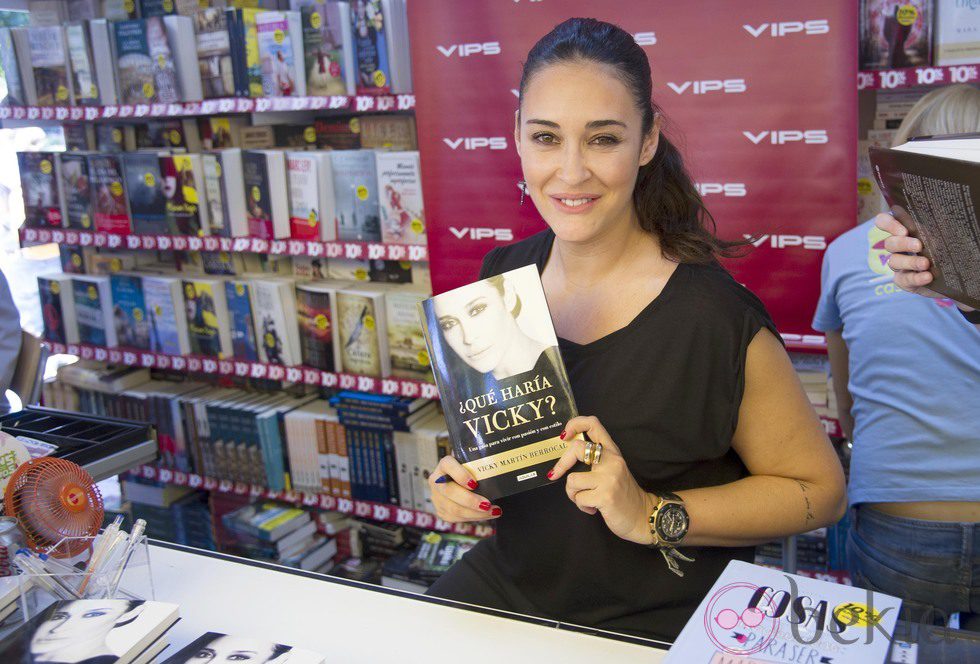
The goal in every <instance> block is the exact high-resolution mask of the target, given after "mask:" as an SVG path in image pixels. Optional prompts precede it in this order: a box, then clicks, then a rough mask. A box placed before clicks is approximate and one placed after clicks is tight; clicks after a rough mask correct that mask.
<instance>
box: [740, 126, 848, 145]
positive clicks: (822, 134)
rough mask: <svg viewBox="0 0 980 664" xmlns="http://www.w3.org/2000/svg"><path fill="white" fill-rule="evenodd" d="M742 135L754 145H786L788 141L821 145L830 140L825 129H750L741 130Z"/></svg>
mask: <svg viewBox="0 0 980 664" xmlns="http://www.w3.org/2000/svg"><path fill="white" fill-rule="evenodd" d="M742 135H743V136H745V138H747V139H749V140H750V141H752V143H753V144H755V145H759V144H761V143H772V144H773V145H786V144H788V143H801V142H802V143H807V144H809V145H823V144H824V143H828V142H829V140H830V139H829V138H828V137H827V130H826V129H779V130H777V129H773V130H770V131H760V132H759V133H757V134H755V133H752V132H751V131H743V132H742Z"/></svg>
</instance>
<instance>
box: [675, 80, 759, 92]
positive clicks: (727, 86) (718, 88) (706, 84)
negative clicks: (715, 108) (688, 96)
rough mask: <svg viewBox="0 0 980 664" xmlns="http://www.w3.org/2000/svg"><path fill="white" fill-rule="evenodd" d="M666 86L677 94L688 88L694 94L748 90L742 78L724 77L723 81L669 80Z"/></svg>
mask: <svg viewBox="0 0 980 664" xmlns="http://www.w3.org/2000/svg"><path fill="white" fill-rule="evenodd" d="M667 87H669V88H670V89H671V90H673V91H674V92H676V93H677V94H679V95H682V94H684V93H685V92H687V91H688V90H690V91H691V92H693V93H694V94H696V95H706V94H708V93H709V92H724V93H725V94H738V93H740V92H745V91H746V90H748V87H746V85H745V79H744V78H726V79H725V80H723V81H722V80H717V79H710V80H705V81H684V82H683V83H674V82H673V81H670V82H668V83H667Z"/></svg>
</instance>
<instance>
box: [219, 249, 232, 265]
mask: <svg viewBox="0 0 980 664" xmlns="http://www.w3.org/2000/svg"><path fill="white" fill-rule="evenodd" d="M229 258H231V256H229V255H228V252H227V251H219V252H218V260H219V261H221V262H222V263H227V262H228V259H229Z"/></svg>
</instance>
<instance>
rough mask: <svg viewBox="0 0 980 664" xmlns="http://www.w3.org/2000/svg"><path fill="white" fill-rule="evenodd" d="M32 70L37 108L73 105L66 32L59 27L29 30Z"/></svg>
mask: <svg viewBox="0 0 980 664" xmlns="http://www.w3.org/2000/svg"><path fill="white" fill-rule="evenodd" d="M27 35H28V40H29V42H30V54H31V60H30V63H31V66H32V67H33V71H34V87H35V89H36V90H37V105H38V106H55V105H59V106H60V105H68V104H72V103H74V99H73V98H72V94H71V82H70V81H69V78H68V77H69V71H70V68H71V67H70V64H69V61H68V49H67V45H66V44H65V31H64V28H62V27H61V26H60V25H55V26H50V27H43V28H28V29H27Z"/></svg>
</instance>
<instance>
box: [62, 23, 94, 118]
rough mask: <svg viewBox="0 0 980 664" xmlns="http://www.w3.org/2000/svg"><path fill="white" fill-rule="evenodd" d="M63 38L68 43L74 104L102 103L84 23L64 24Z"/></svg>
mask: <svg viewBox="0 0 980 664" xmlns="http://www.w3.org/2000/svg"><path fill="white" fill-rule="evenodd" d="M65 40H66V41H67V43H68V58H69V60H70V62H71V81H72V90H73V91H74V94H75V103H76V104H94V105H98V104H100V103H102V102H101V101H100V97H99V86H98V84H97V83H96V80H95V65H94V64H93V61H92V43H91V41H90V39H89V33H88V29H87V27H86V25H85V24H84V23H75V24H72V25H66V26H65Z"/></svg>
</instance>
